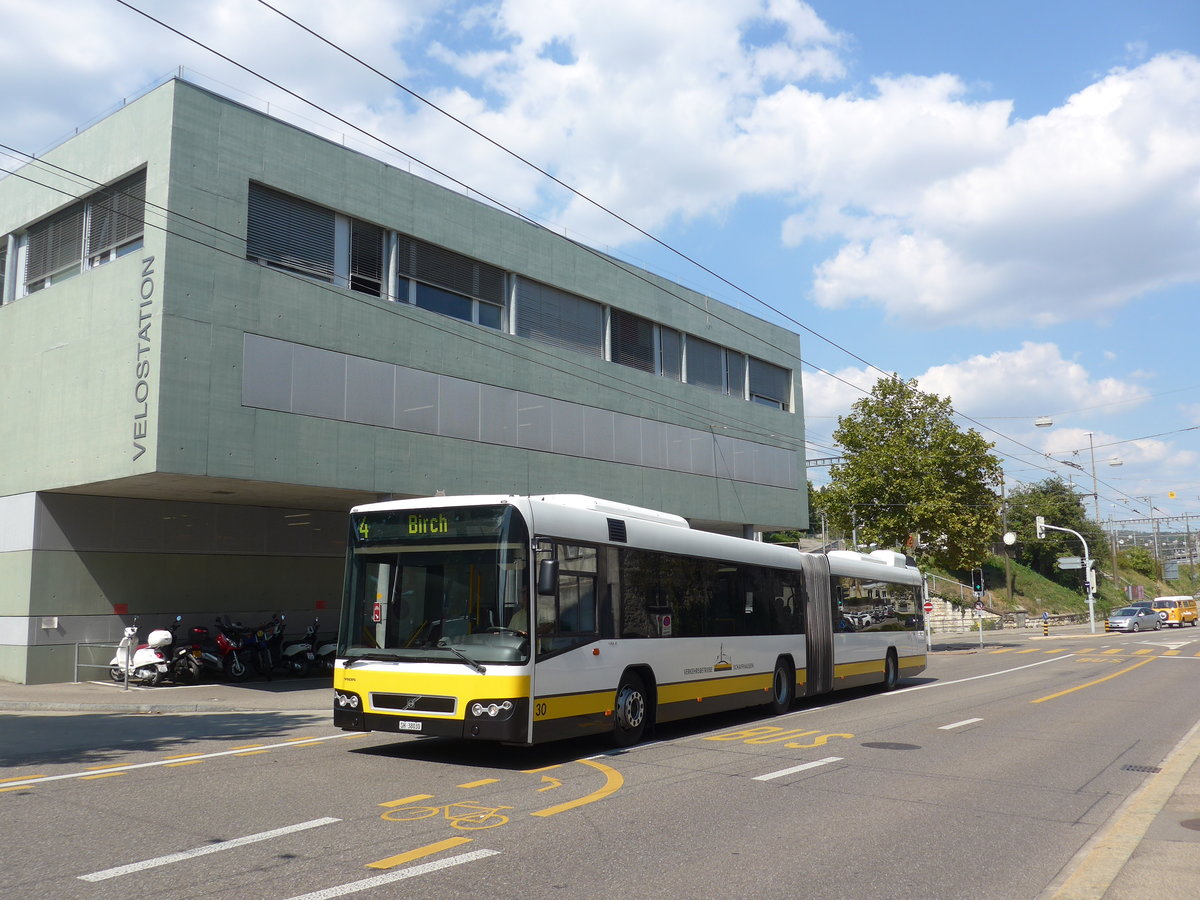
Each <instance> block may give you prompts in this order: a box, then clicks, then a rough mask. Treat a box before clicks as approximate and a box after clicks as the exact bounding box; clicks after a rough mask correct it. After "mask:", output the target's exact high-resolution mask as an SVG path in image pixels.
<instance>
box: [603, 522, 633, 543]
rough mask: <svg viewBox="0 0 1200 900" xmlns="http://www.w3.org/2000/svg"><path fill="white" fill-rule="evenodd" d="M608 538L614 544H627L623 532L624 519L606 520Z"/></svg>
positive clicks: (627, 541) (627, 540)
mask: <svg viewBox="0 0 1200 900" xmlns="http://www.w3.org/2000/svg"><path fill="white" fill-rule="evenodd" d="M608 539H609V540H610V541H612V542H613V543H615V544H627V543H629V539H628V538H627V537H626V534H625V520H624V519H609V520H608Z"/></svg>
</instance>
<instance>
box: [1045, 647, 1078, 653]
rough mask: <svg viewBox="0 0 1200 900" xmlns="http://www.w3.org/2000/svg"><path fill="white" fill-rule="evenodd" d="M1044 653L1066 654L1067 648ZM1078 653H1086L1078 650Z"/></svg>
mask: <svg viewBox="0 0 1200 900" xmlns="http://www.w3.org/2000/svg"><path fill="white" fill-rule="evenodd" d="M1046 652H1047V653H1066V652H1067V648H1066V647H1059V648H1058V649H1057V650H1047V651H1046ZM1078 652H1080V653H1084V652H1086V651H1083V650H1080V651H1078Z"/></svg>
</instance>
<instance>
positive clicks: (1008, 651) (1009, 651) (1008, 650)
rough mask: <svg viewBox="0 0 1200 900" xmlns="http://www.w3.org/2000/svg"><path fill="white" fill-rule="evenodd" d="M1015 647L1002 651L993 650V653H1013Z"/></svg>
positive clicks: (1005, 648)
mask: <svg viewBox="0 0 1200 900" xmlns="http://www.w3.org/2000/svg"><path fill="white" fill-rule="evenodd" d="M1014 649H1016V648H1015V647H1004V648H1002V649H1000V650H993V651H992V653H1012V652H1013V650H1014Z"/></svg>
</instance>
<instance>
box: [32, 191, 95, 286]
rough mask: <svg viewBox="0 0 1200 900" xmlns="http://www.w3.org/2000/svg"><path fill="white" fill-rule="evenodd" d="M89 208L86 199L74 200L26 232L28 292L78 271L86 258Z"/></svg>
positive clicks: (68, 276)
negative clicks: (85, 221) (84, 200)
mask: <svg viewBox="0 0 1200 900" xmlns="http://www.w3.org/2000/svg"><path fill="white" fill-rule="evenodd" d="M85 209H86V206H85V204H83V203H72V204H71V205H70V206H68V207H67V208H66V209H64V210H61V211H59V212H57V213H55V214H54V215H52V216H50V217H49V218H47V219H43V220H42V221H40V222H38V223H36V224H35V225H31V226H30V228H29V232H28V233H27V235H26V241H27V243H26V247H27V250H26V257H25V291H26V293H29V294H32V293H33V292H34V291H40V290H41V289H42V288H44V287H47V286H49V285H51V284H54V283H56V282H58V281H62V280H63V279H65V278H70V277H71V276H72V275H75V274H78V272H79V271H80V269H79V266H80V262H81V261H82V259H83V220H84V212H85Z"/></svg>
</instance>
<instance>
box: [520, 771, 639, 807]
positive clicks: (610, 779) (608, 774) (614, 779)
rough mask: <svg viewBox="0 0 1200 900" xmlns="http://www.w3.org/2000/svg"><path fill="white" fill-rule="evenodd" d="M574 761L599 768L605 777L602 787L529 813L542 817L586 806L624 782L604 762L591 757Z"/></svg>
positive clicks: (618, 787)
mask: <svg viewBox="0 0 1200 900" xmlns="http://www.w3.org/2000/svg"><path fill="white" fill-rule="evenodd" d="M576 762H579V763H583V764H584V765H585V766H591V767H592V768H593V769H599V770H600V771H601V772H603V773H604V775H605V778H606V779H607V780H606V781H605V784H604V787H602V788H600V790H598V791H593V792H592V793H590V794H588V795H587V796H586V797H580V798H579V799H578V800H571V801H570V802H568V803H560V804H559V805H558V806H551V807H550V808H548V809H542V810H538V811H537V812H535V813H530V815H534V816H539V817H543V818H544V817H546V816H555V815H558V814H559V813H560V812H566V811H567V810H569V809H576V808H578V807H580V806H586V805H587V804H589V803H595V802H596V801H597V800H603V799H604V798H605V797H607V796H608V795H609V794H613V793H616V792H617V791H619V790H620V789H621V785H623V784H624V783H625V779H624V778H623V777H621V773H620V772H618V771H617V770H616V769H613V768H611V767H609V766H606V765H604V763H598V762H596V761H595V760H591V759H577V760H576Z"/></svg>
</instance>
